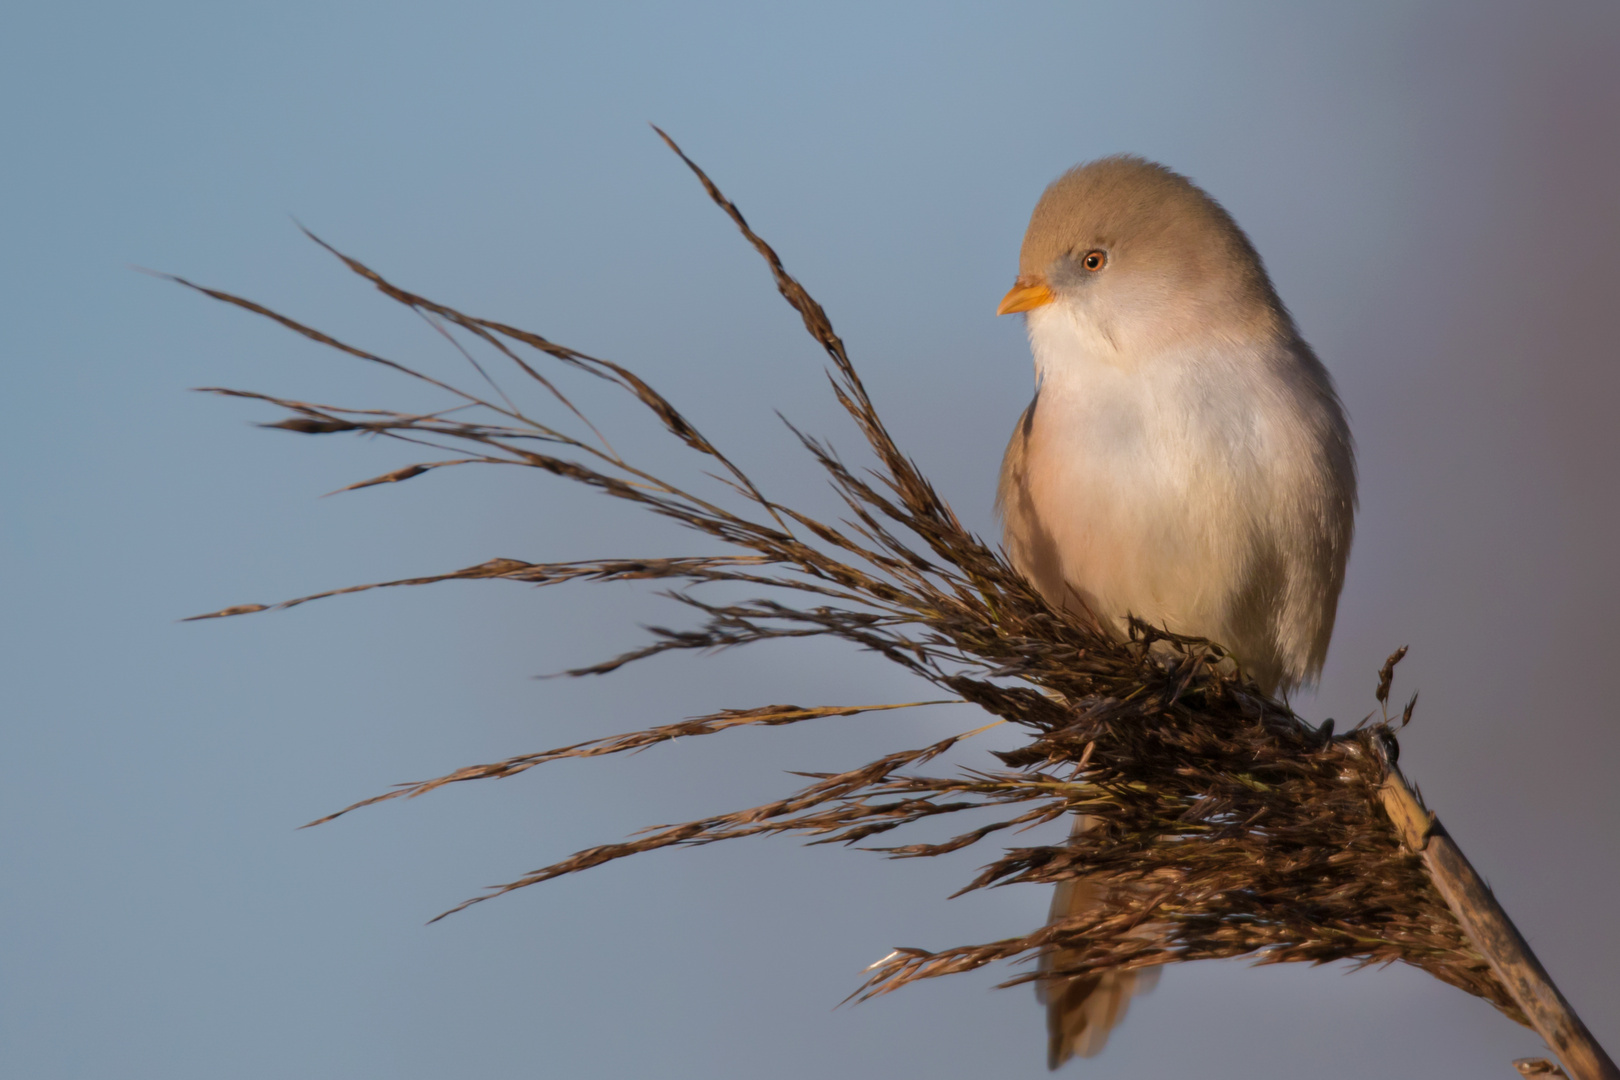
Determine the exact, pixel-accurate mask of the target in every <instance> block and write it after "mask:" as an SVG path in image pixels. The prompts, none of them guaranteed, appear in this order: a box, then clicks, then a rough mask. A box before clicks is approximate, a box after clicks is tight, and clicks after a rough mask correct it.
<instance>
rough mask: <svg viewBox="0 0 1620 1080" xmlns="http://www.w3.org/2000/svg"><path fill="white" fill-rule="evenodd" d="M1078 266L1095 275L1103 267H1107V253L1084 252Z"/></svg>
mask: <svg viewBox="0 0 1620 1080" xmlns="http://www.w3.org/2000/svg"><path fill="white" fill-rule="evenodd" d="M1080 265H1081V266H1083V267H1085V268H1086V269H1087V270H1090V271H1091V272H1092V273H1096V272H1097V271H1098V270H1101V269H1102V268H1103V267H1105V266H1107V265H1108V252H1106V251H1088V252H1086V254H1085V257H1084V258H1082V259H1081V260H1080Z"/></svg>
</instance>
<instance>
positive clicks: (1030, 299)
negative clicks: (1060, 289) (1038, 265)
mask: <svg viewBox="0 0 1620 1080" xmlns="http://www.w3.org/2000/svg"><path fill="white" fill-rule="evenodd" d="M1056 299H1057V297H1055V296H1053V295H1052V290H1051V289H1049V288H1047V287H1046V282H1044V281H1041V280H1039V279H1033V278H1019V279H1018V280H1017V281H1015V282H1013V287H1012V288H1010V289H1008V290H1007V295H1006V296H1003V297H1002V298H1001V305H1000V306H999V307H997V308H996V314H997V315H1011V314H1012V313H1013V312H1015V311H1029V310H1030V309H1031V308H1038V307H1043V306H1045V305H1046V304H1050V303H1051V302H1052V301H1053V300H1056Z"/></svg>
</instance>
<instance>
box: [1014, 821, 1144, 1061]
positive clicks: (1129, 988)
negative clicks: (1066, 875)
mask: <svg viewBox="0 0 1620 1080" xmlns="http://www.w3.org/2000/svg"><path fill="white" fill-rule="evenodd" d="M1085 828H1086V819H1085V818H1084V817H1081V818H1078V819H1076V821H1075V823H1074V831H1075V832H1076V833H1080V832H1083V831H1084V830H1085ZM1107 903H1108V895H1107V892H1106V890H1105V889H1104V888H1103V887H1102V886H1101V885H1098V884H1097V883H1096V882H1094V881H1091V880H1088V879H1087V878H1084V877H1078V878H1071V879H1069V880H1067V881H1060V882H1059V883H1058V885H1057V891H1056V892H1055V893H1054V895H1053V896H1052V910H1051V914H1050V916H1049V918H1048V921H1049V922H1056V921H1058V920H1060V919H1069V918H1073V917H1074V916H1076V915H1082V914H1084V913H1085V912H1087V911H1090V910H1093V909H1094V908H1096V907H1099V906H1101V905H1104V904H1107ZM1073 959H1074V953H1073V952H1072V951H1070V950H1065V949H1059V950H1057V951H1055V952H1052V953H1048V954H1046V955H1044V956H1042V957H1041V963H1040V969H1041V971H1043V972H1045V971H1051V970H1053V969H1057V970H1061V969H1063V968H1064V967H1067V966H1068V965H1069V963H1070V962H1071V961H1072V960H1073ZM1159 970H1160V969H1159V968H1157V967H1150V968H1136V969H1133V970H1130V971H1122V970H1118V969H1115V970H1111V971H1103V972H1099V973H1097V974H1094V975H1080V976H1073V977H1070V978H1060V979H1041V980H1038V981H1037V982H1036V983H1035V993H1036V996H1037V997H1038V998H1039V999H1040V1001H1041V1003H1042V1004H1044V1005H1045V1006H1046V1039H1047V1042H1046V1065H1047V1068H1049V1069H1055V1068H1057V1067H1058V1066H1059V1065H1062V1064H1063V1063H1064V1062H1065V1061H1068V1060H1069V1059H1070V1058H1071V1057H1074V1056H1075V1055H1077V1054H1078V1055H1079V1056H1080V1057H1092V1056H1094V1055H1096V1054H1098V1053H1100V1052H1101V1051H1102V1048H1103V1046H1105V1045H1106V1044H1107V1042H1108V1033H1109V1032H1110V1031H1112V1030H1113V1029H1114V1026H1115V1025H1116V1024H1118V1023H1119V1022H1120V1021H1121V1020H1124V1019H1125V1011H1126V1009H1127V1008H1129V1007H1130V1003H1131V998H1133V997H1135V996H1136V995H1137V994H1145V993H1147V992H1148V991H1149V990H1151V989H1153V987H1154V986H1155V985H1157V984H1158V981H1159Z"/></svg>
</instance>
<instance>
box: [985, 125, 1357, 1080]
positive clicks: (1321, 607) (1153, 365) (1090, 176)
mask: <svg viewBox="0 0 1620 1080" xmlns="http://www.w3.org/2000/svg"><path fill="white" fill-rule="evenodd" d="M1018 271H1019V272H1018V278H1017V281H1016V282H1015V284H1014V285H1013V287H1012V289H1011V290H1009V291H1008V293H1007V295H1006V296H1005V297H1004V298H1003V299H1002V301H1001V305H1000V307H999V308H998V309H997V311H996V314H998V315H1005V314H1009V313H1012V312H1023V313H1025V318H1026V320H1027V325H1028V331H1029V342H1030V348H1031V351H1032V352H1033V353H1034V358H1035V386H1036V389H1035V397H1034V400H1033V401H1031V402H1030V404H1029V407H1028V408H1026V409H1025V410H1024V413H1023V416H1022V417H1020V419H1019V421H1018V425H1017V427H1016V428H1015V429H1014V431H1013V436H1012V440H1011V442H1010V443H1009V444H1008V446H1007V455H1006V459H1005V460H1004V462H1003V463H1002V471H1001V482H1000V486H999V490H998V492H997V499H996V503H997V508H998V510H999V511H1000V512H1001V515H1002V521H1003V526H1004V529H1003V544H1004V546H1005V548H1006V551H1007V555H1008V557H1009V558H1010V559H1011V560H1012V562H1013V565H1014V566H1016V567H1017V568H1018V569H1019V571H1021V572H1022V573H1023V574H1024V575H1025V576H1026V577H1027V578H1028V579H1029V580H1030V582H1031V583H1032V584H1033V585H1034V586H1035V587H1036V588H1037V589H1038V590H1039V591H1040V593H1041V594H1042V596H1044V597H1045V598H1046V600H1047V601H1048V602H1049V603H1051V604H1052V605H1053V606H1055V607H1059V608H1062V609H1065V610H1067V611H1069V612H1071V613H1072V614H1073V615H1074V616H1076V617H1077V618H1080V619H1083V620H1087V621H1089V622H1091V623H1093V624H1094V625H1096V626H1097V627H1098V628H1099V629H1101V630H1102V631H1104V632H1105V633H1110V634H1114V635H1119V636H1123V635H1124V634H1125V633H1126V632H1127V629H1128V620H1127V617H1128V616H1134V617H1136V618H1138V619H1141V620H1142V621H1144V622H1147V623H1151V624H1153V625H1155V626H1159V627H1163V628H1165V629H1167V630H1169V631H1171V632H1173V633H1177V634H1185V635H1189V636H1193V637H1203V638H1209V639H1210V640H1212V641H1214V642H1216V643H1218V644H1220V645H1222V646H1224V647H1225V648H1226V649H1227V650H1228V652H1229V653H1230V655H1231V657H1232V658H1233V659H1234V660H1235V661H1236V663H1237V664H1238V666H1239V667H1240V668H1241V669H1242V671H1243V672H1244V673H1245V674H1246V675H1248V676H1250V677H1251V678H1253V679H1254V680H1255V682H1256V683H1257V684H1258V685H1259V687H1260V689H1261V690H1263V691H1264V692H1266V693H1268V694H1276V693H1282V694H1286V693H1287V692H1288V691H1290V690H1292V689H1293V688H1295V687H1296V686H1299V685H1300V684H1302V683H1305V682H1308V681H1310V680H1312V679H1314V678H1315V677H1316V676H1317V674H1318V673H1319V672H1320V671H1321V668H1322V661H1323V660H1324V659H1325V657H1326V655H1327V648H1328V639H1329V637H1331V635H1332V633H1333V616H1334V611H1335V609H1336V607H1337V605H1338V598H1339V589H1340V587H1341V586H1342V585H1343V583H1344V568H1345V560H1346V558H1347V556H1348V555H1349V551H1350V538H1351V532H1352V529H1353V523H1354V517H1355V507H1356V469H1355V451H1354V448H1353V445H1352V443H1351V438H1350V428H1349V424H1348V422H1347V421H1346V419H1345V415H1344V408H1343V406H1342V405H1341V404H1340V402H1339V397H1338V394H1337V392H1336V391H1335V390H1334V387H1333V380H1332V378H1331V377H1330V376H1329V374H1328V372H1327V369H1326V368H1325V367H1323V366H1322V363H1321V361H1320V360H1318V359H1317V358H1316V354H1315V353H1314V352H1312V350H1311V347H1310V346H1309V345H1308V344H1306V342H1305V340H1304V339H1303V338H1302V337H1301V336H1300V333H1299V328H1298V327H1297V326H1295V324H1294V320H1293V318H1292V316H1290V315H1289V313H1288V310H1287V309H1286V308H1285V307H1284V306H1283V304H1282V301H1281V300H1280V299H1279V298H1278V296H1277V293H1276V290H1275V289H1274V288H1273V287H1272V284H1271V279H1270V278H1269V277H1268V276H1267V274H1266V271H1265V267H1264V266H1263V265H1262V264H1261V261H1260V256H1259V255H1258V254H1257V253H1256V251H1255V249H1254V246H1253V244H1251V243H1250V242H1249V238H1248V237H1247V236H1245V235H1244V233H1243V231H1242V230H1241V229H1240V228H1239V227H1238V225H1237V223H1236V222H1235V221H1233V220H1232V217H1231V215H1230V214H1228V213H1227V212H1226V211H1225V210H1224V209H1223V208H1222V207H1221V206H1220V204H1219V203H1217V202H1216V201H1215V200H1214V199H1212V198H1210V197H1209V196H1208V195H1207V194H1205V193H1204V192H1203V191H1202V190H1200V189H1199V188H1198V187H1196V186H1195V185H1194V184H1193V183H1192V182H1191V181H1189V180H1188V179H1187V178H1186V177H1184V176H1181V175H1179V174H1177V173H1174V172H1172V171H1171V170H1169V169H1167V168H1165V167H1163V166H1162V165H1156V164H1154V163H1152V162H1149V161H1146V160H1143V159H1142V158H1139V157H1132V156H1119V157H1108V158H1103V159H1101V160H1099V161H1094V162H1091V163H1089V164H1085V165H1080V166H1078V167H1076V168H1074V169H1071V170H1070V171H1069V172H1067V173H1065V174H1064V175H1063V176H1061V177H1059V178H1058V179H1057V180H1056V181H1055V182H1053V183H1052V185H1051V186H1050V187H1048V188H1047V189H1046V192H1045V194H1043V195H1042V196H1041V199H1040V202H1039V203H1038V204H1037V205H1036V207H1035V212H1034V214H1033V215H1032V216H1031V218H1030V222H1029V229H1028V231H1027V232H1025V234H1024V243H1023V249H1022V250H1021V252H1020V253H1019V260H1018ZM1086 827H1087V826H1086V821H1085V819H1084V818H1080V819H1078V820H1077V821H1076V824H1075V830H1076V832H1079V831H1081V830H1083V829H1084V828H1086ZM1104 903H1107V894H1106V890H1104V889H1102V888H1101V887H1100V886H1099V885H1097V884H1096V883H1095V882H1090V881H1088V880H1087V879H1085V878H1084V877H1081V878H1077V879H1074V880H1072V881H1066V882H1063V883H1061V884H1060V885H1059V886H1058V888H1057V894H1056V896H1055V897H1054V898H1053V903H1052V916H1051V917H1052V919H1053V920H1058V919H1062V918H1066V917H1070V916H1073V915H1075V914H1077V913H1080V912H1083V911H1085V910H1087V909H1088V908H1091V907H1092V906H1094V905H1097V904H1104ZM1062 962H1063V956H1062V954H1061V953H1059V954H1058V955H1057V956H1054V957H1048V958H1047V959H1046V962H1045V967H1046V968H1047V970H1050V969H1051V968H1052V967H1053V966H1061V964H1062ZM1156 975H1157V970H1156V969H1145V970H1138V971H1110V972H1106V973H1104V974H1102V975H1100V976H1097V977H1091V978H1075V979H1069V980H1067V981H1066V982H1064V981H1057V980H1053V981H1049V982H1043V983H1041V984H1038V986H1039V989H1040V992H1041V996H1042V999H1043V1000H1044V1001H1045V1002H1046V1005H1047V1029H1048V1036H1049V1040H1048V1064H1049V1065H1050V1066H1051V1067H1052V1068H1054V1069H1055V1068H1057V1067H1058V1066H1059V1065H1060V1064H1062V1063H1063V1062H1064V1061H1066V1060H1067V1059H1068V1058H1069V1057H1071V1056H1072V1055H1075V1054H1079V1055H1081V1056H1086V1057H1089V1056H1091V1055H1093V1054H1096V1053H1097V1052H1099V1051H1100V1050H1101V1049H1102V1047H1103V1044H1104V1043H1105V1042H1106V1041H1107V1038H1108V1032H1109V1030H1110V1029H1111V1028H1112V1027H1113V1026H1114V1025H1115V1024H1116V1023H1118V1022H1119V1020H1120V1019H1122V1018H1123V1017H1124V1015H1125V1009H1126V1006H1127V1005H1128V1004H1129V1001H1130V999H1131V997H1132V995H1133V994H1135V993H1138V992H1140V991H1141V990H1143V989H1145V988H1146V985H1147V984H1149V983H1151V982H1153V981H1155V979H1154V976H1156Z"/></svg>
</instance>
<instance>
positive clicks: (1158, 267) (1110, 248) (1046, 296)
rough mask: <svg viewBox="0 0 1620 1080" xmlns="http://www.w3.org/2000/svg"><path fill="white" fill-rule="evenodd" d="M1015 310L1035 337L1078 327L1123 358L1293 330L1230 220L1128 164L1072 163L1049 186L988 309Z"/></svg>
mask: <svg viewBox="0 0 1620 1080" xmlns="http://www.w3.org/2000/svg"><path fill="white" fill-rule="evenodd" d="M1013 312H1027V313H1028V318H1029V321H1030V333H1031V334H1032V335H1035V334H1040V333H1042V332H1043V327H1047V326H1049V327H1050V328H1051V329H1052V330H1053V331H1058V330H1060V329H1072V330H1079V331H1081V332H1083V333H1084V334H1085V335H1086V336H1087V337H1089V338H1093V339H1096V340H1098V341H1099V342H1101V343H1103V344H1102V346H1101V347H1104V348H1112V349H1114V350H1115V351H1118V352H1120V353H1123V354H1126V355H1130V356H1142V355H1146V354H1150V353H1152V352H1155V351H1158V350H1161V349H1167V348H1174V347H1175V346H1176V345H1178V344H1180V343H1183V342H1186V341H1188V340H1194V341H1197V340H1207V339H1208V338H1209V337H1210V335H1212V334H1213V335H1217V336H1220V337H1226V338H1231V339H1234V340H1253V338H1254V337H1255V335H1267V336H1269V335H1271V334H1276V333H1279V332H1287V330H1288V329H1289V321H1288V315H1287V313H1286V312H1285V311H1284V310H1283V308H1282V305H1281V303H1279V302H1278V300H1277V295H1276V293H1275V291H1274V290H1273V289H1272V287H1271V282H1270V280H1269V279H1268V278H1267V277H1266V272H1265V269H1264V267H1263V266H1262V265H1261V263H1260V257H1259V256H1258V255H1257V254H1256V253H1255V250H1254V247H1253V245H1251V244H1250V243H1249V240H1248V237H1246V236H1244V235H1243V231H1242V230H1241V229H1239V228H1238V226H1237V223H1236V222H1234V221H1233V220H1232V218H1231V215H1229V214H1228V213H1227V212H1226V211H1225V210H1224V209H1222V208H1221V206H1220V204H1219V203H1217V202H1216V201H1215V200H1214V199H1212V198H1210V197H1209V196H1208V195H1206V194H1205V193H1204V192H1203V191H1202V190H1200V189H1199V188H1198V187H1196V186H1195V185H1194V184H1193V183H1192V182H1191V181H1189V180H1188V179H1187V178H1186V177H1184V176H1181V175H1179V174H1177V173H1174V172H1171V171H1170V170H1169V169H1167V168H1165V167H1164V166H1162V165H1155V164H1154V163H1152V162H1150V161H1145V160H1143V159H1142V158H1139V157H1130V156H1119V157H1109V158H1103V159H1101V160H1099V161H1093V162H1090V163H1088V164H1085V165H1080V166H1077V167H1076V168H1073V169H1071V170H1069V171H1068V172H1066V173H1064V174H1063V175H1062V176H1061V177H1059V178H1058V179H1057V180H1056V181H1054V182H1053V183H1052V185H1051V186H1050V187H1048V188H1047V189H1046V192H1045V194H1043V195H1042V196H1041V201H1040V202H1039V203H1038V204H1036V207H1035V212H1034V214H1033V215H1031V217H1030V221H1029V229H1028V231H1026V232H1025V234H1024V246H1023V249H1022V251H1021V252H1020V253H1019V258H1018V280H1017V281H1016V282H1015V283H1014V285H1013V287H1012V289H1010V290H1009V291H1008V293H1007V295H1006V296H1005V297H1003V298H1002V301H1001V306H1000V307H998V308H997V309H996V314H998V315H1007V314H1011V313H1013Z"/></svg>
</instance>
